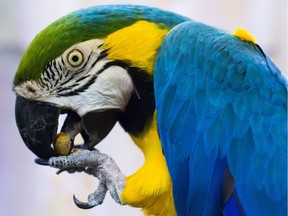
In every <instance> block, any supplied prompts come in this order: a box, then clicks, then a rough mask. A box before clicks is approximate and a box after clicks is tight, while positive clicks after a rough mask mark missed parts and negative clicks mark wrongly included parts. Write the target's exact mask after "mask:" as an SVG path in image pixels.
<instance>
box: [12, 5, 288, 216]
mask: <svg viewBox="0 0 288 216" xmlns="http://www.w3.org/2000/svg"><path fill="white" fill-rule="evenodd" d="M14 91H15V92H16V105H15V116H16V123H17V126H18V129H19V132H20V134H21V136H22V139H23V141H24V143H25V144H26V145H27V147H28V148H29V149H30V150H31V151H32V152H33V153H34V154H36V155H37V157H38V158H37V159H36V160H35V162H37V163H39V164H45V165H50V166H52V167H55V168H59V169H60V170H59V172H61V171H64V170H66V171H69V172H71V173H73V172H75V171H83V172H86V173H87V174H91V175H93V176H95V177H97V178H99V180H100V182H99V186H98V188H97V190H96V191H95V192H94V193H91V194H90V195H89V197H88V202H87V203H85V202H81V201H79V200H78V199H77V198H76V197H74V202H75V203H76V205H78V206H79V207H80V208H91V207H94V206H96V205H99V204H101V203H102V202H103V199H104V197H105V194H106V193H107V191H109V192H110V194H111V196H112V197H113V198H114V199H115V201H116V202H118V203H120V204H125V205H131V206H133V207H139V208H142V209H143V211H144V213H145V214H146V215H165V216H166V215H184V216H185V215H213V216H214V215H253V216H255V215H278V216H280V215H286V211H287V185H286V183H287V145H286V144H287V125H286V123H287V113H286V111H287V78H286V77H285V76H284V75H283V74H282V73H281V72H280V70H279V69H278V68H277V66H276V65H275V64H274V63H273V62H272V60H271V59H270V58H269V57H268V56H267V55H266V54H265V52H264V51H263V50H262V49H261V48H260V46H259V45H258V44H257V43H256V40H255V39H254V37H253V36H252V35H251V34H249V33H248V32H247V31H245V30H243V29H238V30H237V31H235V33H233V34H230V33H228V32H226V31H224V30H220V29H217V28H215V27H212V26H208V25H206V24H204V23H200V22H197V21H194V20H192V19H189V18H187V17H183V16H181V15H178V14H175V13H172V12H168V11H163V10H160V9H156V8H150V7H144V6H135V5H134V6H132V5H108V6H107V5H106V6H97V7H91V8H86V9H81V10H79V11H76V12H73V13H71V14H68V15H67V16H64V17H63V18H60V19H59V20H57V21H55V22H54V23H52V24H51V25H49V26H48V27H47V28H46V29H44V30H42V31H41V32H40V33H39V34H38V35H37V36H36V37H35V39H34V40H33V41H32V43H31V45H30V46H29V47H28V49H27V51H26V52H25V53H24V55H23V58H22V60H21V62H20V64H19V67H18V70H17V72H16V75H15V78H14ZM63 113H66V114H67V118H66V120H65V122H64V124H63V126H62V129H61V133H60V134H57V128H58V118H59V115H60V114H63ZM116 122H119V123H120V125H121V126H122V128H123V129H124V130H125V131H126V132H127V133H129V135H130V136H131V138H132V140H133V141H134V142H135V144H136V145H137V146H138V147H139V148H140V149H141V150H142V152H143V154H144V157H145V162H144V164H143V166H142V167H141V168H140V169H139V170H138V171H136V172H135V173H134V174H132V175H131V176H125V175H124V174H123V173H122V172H121V170H120V169H119V167H118V166H117V164H116V163H115V162H114V161H113V159H112V158H111V157H110V156H109V155H107V154H103V153H101V152H100V151H98V150H97V149H96V148H94V147H95V145H96V144H98V143H99V142H101V140H103V139H104V138H105V137H106V136H107V135H108V134H109V132H110V131H111V129H112V128H113V126H114V125H115V123H116ZM77 134H81V135H82V137H83V140H84V143H83V144H82V145H74V138H75V136H76V135H77ZM55 143H56V144H55ZM63 143H64V145H63V146H64V147H63V149H64V153H63V151H62V150H61V148H62V147H58V145H61V144H63ZM65 149H66V150H65Z"/></svg>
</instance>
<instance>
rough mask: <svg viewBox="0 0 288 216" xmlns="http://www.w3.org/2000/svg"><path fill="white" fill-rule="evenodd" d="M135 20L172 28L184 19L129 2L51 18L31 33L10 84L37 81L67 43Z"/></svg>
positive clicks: (107, 32)
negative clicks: (48, 22) (40, 28)
mask: <svg viewBox="0 0 288 216" xmlns="http://www.w3.org/2000/svg"><path fill="white" fill-rule="evenodd" d="M139 20H148V21H152V22H155V23H159V24H160V23H161V24H164V25H166V26H167V27H170V28H172V27H173V26H175V25H177V24H179V23H181V22H184V21H186V20H188V19H187V18H185V17H182V16H179V15H177V14H174V13H171V12H167V11H162V10H159V9H155V8H149V7H144V6H132V5H106V6H97V7H91V8H87V9H82V10H79V11H76V12H73V13H71V14H68V15H66V16H64V17H62V18H60V19H59V20H57V21H55V22H53V23H52V24H51V25H49V26H48V27H47V28H45V29H44V30H42V31H41V32H40V33H39V34H38V35H37V36H36V37H35V39H34V40H33V41H32V42H31V44H30V46H29V47H28V49H27V51H26V52H25V54H24V56H23V58H22V60H21V62H20V64H19V67H18V70H17V73H16V75H15V78H14V85H15V86H16V85H20V84H21V83H23V82H25V81H27V80H35V81H38V80H39V78H40V76H41V73H42V72H43V70H44V68H45V66H46V64H47V63H48V62H49V61H51V60H53V59H55V58H56V57H58V56H60V55H61V54H62V53H63V52H64V51H65V50H66V49H68V48H69V47H70V46H72V45H74V44H76V43H79V42H82V41H86V40H89V39H92V38H104V37H106V36H107V35H109V34H110V33H112V32H114V31H116V30H119V29H121V28H124V27H125V26H129V25H131V24H133V23H135V22H137V21H139Z"/></svg>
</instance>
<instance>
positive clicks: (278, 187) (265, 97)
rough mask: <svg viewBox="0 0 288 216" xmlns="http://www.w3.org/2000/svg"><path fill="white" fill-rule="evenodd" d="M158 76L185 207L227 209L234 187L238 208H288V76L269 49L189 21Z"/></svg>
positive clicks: (165, 131)
mask: <svg viewBox="0 0 288 216" xmlns="http://www.w3.org/2000/svg"><path fill="white" fill-rule="evenodd" d="M154 79H155V80H154V82H155V83H154V88H155V98H156V109H157V121H158V129H159V135H160V138H161V142H162V146H163V152H164V154H165V156H166V160H167V164H168V168H169V171H170V174H171V177H172V181H173V193H174V199H175V205H176V208H177V211H178V213H179V214H180V215H216V213H217V212H220V213H221V212H223V211H224V210H223V205H225V204H227V199H228V198H229V196H227V191H228V195H231V196H230V198H231V197H232V198H233V200H232V201H231V200H229V202H228V203H230V201H231V203H232V204H231V206H233V205H235V206H236V207H237V208H239V209H238V213H239V212H240V213H241V214H242V213H243V212H244V213H245V214H247V215H284V214H286V209H287V198H286V194H287V186H286V183H287V133H286V132H287V125H286V124H287V80H286V78H285V77H284V75H283V74H281V72H280V71H279V69H278V68H277V67H276V66H275V65H274V63H273V62H272V61H271V60H270V59H269V57H268V56H267V55H265V53H264V52H263V51H262V49H261V48H260V47H259V46H258V45H256V44H253V43H252V42H248V41H245V40H241V39H239V38H238V37H235V36H233V35H231V34H228V33H226V32H224V31H221V30H218V29H215V28H213V27H210V26H207V25H204V24H202V23H198V22H193V21H188V22H185V23H182V24H180V25H178V26H176V27H175V28H174V29H172V30H171V31H170V32H169V33H168V35H167V36H166V38H165V39H164V41H163V44H162V46H161V48H160V50H159V52H158V54H157V60H156V63H155V71H154ZM229 175H231V176H232V178H233V179H234V182H232V183H231V181H230V183H229V178H228V180H227V176H229ZM233 183H234V186H235V187H233ZM223 185H224V186H223ZM231 185H232V186H231ZM226 187H228V188H226ZM229 187H230V188H229ZM231 188H232V189H231ZM225 191H226V192H225ZM225 193H226V195H225ZM219 197H220V198H221V199H219ZM224 213H225V211H224Z"/></svg>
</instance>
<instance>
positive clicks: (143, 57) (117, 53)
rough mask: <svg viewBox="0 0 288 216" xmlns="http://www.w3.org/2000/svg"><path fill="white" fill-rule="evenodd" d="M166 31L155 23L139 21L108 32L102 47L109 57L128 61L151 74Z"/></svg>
mask: <svg viewBox="0 0 288 216" xmlns="http://www.w3.org/2000/svg"><path fill="white" fill-rule="evenodd" d="M167 32H168V29H165V28H160V27H159V26H158V25H157V24H155V23H151V22H147V21H139V22H136V23H135V24H133V25H131V26H128V27H126V28H123V29H121V30H118V31H116V32H114V33H112V34H110V35H109V36H108V37H107V38H106V39H105V44H104V46H103V48H104V49H107V50H108V57H109V59H111V60H122V61H126V62H129V63H130V64H131V65H132V66H135V67H138V68H140V69H143V70H145V71H147V72H148V73H150V74H152V73H153V65H154V61H155V55H156V52H157V50H158V48H159V47H160V45H161V43H162V40H163V38H164V36H165V35H166V34H167Z"/></svg>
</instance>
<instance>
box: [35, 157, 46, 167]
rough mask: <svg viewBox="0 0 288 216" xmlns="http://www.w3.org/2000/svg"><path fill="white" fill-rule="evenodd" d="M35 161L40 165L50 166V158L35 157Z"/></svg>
mask: <svg viewBox="0 0 288 216" xmlns="http://www.w3.org/2000/svg"><path fill="white" fill-rule="evenodd" d="M34 162H35V163H36V164H39V165H43V166H49V164H48V160H46V159H42V158H35V160H34Z"/></svg>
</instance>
